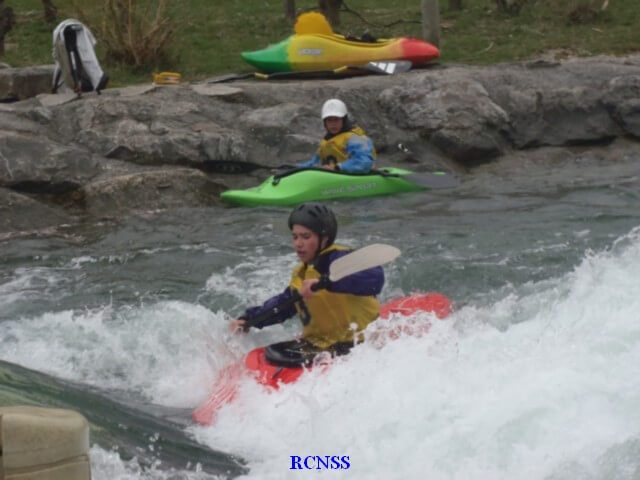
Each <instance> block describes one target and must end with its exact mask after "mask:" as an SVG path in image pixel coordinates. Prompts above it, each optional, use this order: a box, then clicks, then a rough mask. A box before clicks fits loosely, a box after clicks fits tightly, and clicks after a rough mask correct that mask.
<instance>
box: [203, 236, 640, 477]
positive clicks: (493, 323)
mask: <svg viewBox="0 0 640 480" xmlns="http://www.w3.org/2000/svg"><path fill="white" fill-rule="evenodd" d="M638 278H640V229H635V230H634V231H632V232H631V233H630V234H629V235H627V236H625V237H624V238H622V239H619V240H618V241H616V242H615V244H614V245H613V246H612V248H611V249H610V250H609V251H606V252H602V253H598V254H594V253H589V252H588V253H587V254H586V255H585V258H584V260H583V261H582V263H581V264H580V265H579V266H578V267H577V268H576V269H575V270H574V271H573V272H571V273H569V274H567V275H565V276H563V277H562V278H558V279H555V280H552V281H545V282H543V283H540V284H537V285H526V286H524V287H523V288H522V289H521V290H522V291H516V292H515V293H513V294H511V296H509V297H507V298H505V299H504V300H503V301H501V302H498V303H496V304H495V305H493V306H489V307H477V306H476V307H474V306H469V307H465V308H463V309H461V310H460V311H458V312H456V313H455V314H454V315H453V316H452V317H451V319H450V320H448V321H446V322H436V323H435V324H434V327H433V328H432V331H431V332H430V333H429V335H428V336H427V337H424V338H422V339H416V338H409V337H407V338H401V339H399V340H397V341H395V342H391V343H389V344H387V346H385V347H384V348H382V349H381V350H376V349H375V348H374V347H373V346H372V345H363V346H360V347H358V348H357V349H356V350H355V351H354V353H353V354H352V355H350V356H349V357H347V358H345V359H344V360H342V361H341V362H340V364H339V365H335V366H334V367H332V368H331V369H330V370H329V371H328V372H327V373H326V374H320V373H317V372H312V373H311V374H309V375H308V376H306V377H305V378H303V379H302V380H301V381H300V382H298V383H297V384H295V385H292V386H288V387H286V388H284V389H282V390H281V391H278V392H273V393H271V394H268V393H265V391H264V390H262V389H261V388H260V387H258V386H257V385H255V384H253V383H252V382H245V383H244V384H243V385H242V388H241V391H240V395H239V398H238V400H237V401H236V402H234V403H233V404H232V405H230V406H229V407H227V408H225V409H223V410H222V411H221V412H220V417H219V420H218V422H217V423H216V425H215V426H214V427H211V428H206V429H200V428H198V429H196V430H195V432H196V433H197V435H198V436H199V438H200V439H202V440H203V441H205V442H207V443H208V444H210V445H212V446H214V447H218V448H225V449H226V450H231V451H235V452H238V453H240V454H241V455H243V456H245V458H248V459H249V461H250V467H251V468H252V471H251V474H250V475H249V476H248V478H297V477H296V475H299V474H300V473H299V472H295V471H290V470H289V467H290V458H289V457H290V455H301V456H304V455H349V456H350V459H351V464H352V466H351V469H350V470H349V471H348V472H343V473H342V474H339V473H336V472H333V473H329V474H328V476H327V478H334V476H337V478H343V477H342V476H344V478H392V479H396V478H397V479H422V478H428V479H464V480H468V479H481V480H484V479H487V478H491V479H513V478H519V479H542V478H553V479H573V478H577V477H576V476H575V475H576V472H582V473H581V474H580V475H581V476H580V477H579V478H590V479H591V478H594V479H596V478H611V477H607V476H603V475H605V474H606V473H607V472H615V474H616V477H614V478H623V479H626V478H629V479H631V478H635V477H633V475H637V473H635V474H634V473H633V472H637V471H640V470H639V469H640V458H639V457H638V456H637V455H635V456H634V453H635V452H637V450H638V448H639V447H638V444H639V443H640V409H639V408H638V405H640V375H638V365H640V313H638V312H640V282H638V280H637V279H638ZM614 456H615V457H614ZM614 458H615V459H614ZM620 462H622V463H620ZM625 472H627V473H625ZM629 472H630V473H629ZM325 476H326V475H325Z"/></svg>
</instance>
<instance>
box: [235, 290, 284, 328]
mask: <svg viewBox="0 0 640 480" xmlns="http://www.w3.org/2000/svg"><path fill="white" fill-rule="evenodd" d="M290 299H291V290H290V289H289V287H287V288H286V289H285V291H284V292H282V293H280V294H278V295H275V296H274V297H271V298H270V299H269V300H267V301H266V302H264V303H263V304H262V305H260V306H259V307H251V308H247V310H245V312H244V314H243V315H241V316H240V318H244V319H245V320H248V321H249V322H251V320H252V319H253V318H255V317H257V316H258V315H263V314H266V313H269V312H270V313H271V316H270V317H269V318H267V319H266V320H264V321H262V322H260V324H258V325H253V326H254V327H255V328H263V327H267V326H269V325H275V324H276V323H282V322H284V321H285V320H287V319H288V318H291V317H293V316H294V315H295V314H296V307H295V304H292V305H289V306H288V308H285V309H280V308H279V307H278V306H279V305H280V304H282V303H284V302H286V301H287V300H290Z"/></svg>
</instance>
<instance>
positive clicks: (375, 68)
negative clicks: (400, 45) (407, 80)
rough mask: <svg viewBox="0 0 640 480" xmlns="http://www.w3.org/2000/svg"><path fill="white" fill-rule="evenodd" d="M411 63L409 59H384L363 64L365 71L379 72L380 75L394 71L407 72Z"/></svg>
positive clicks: (390, 73)
mask: <svg viewBox="0 0 640 480" xmlns="http://www.w3.org/2000/svg"><path fill="white" fill-rule="evenodd" d="M412 66H413V64H412V63H411V62H410V61H409V60H385V61H379V62H369V63H367V64H366V65H364V66H363V67H362V68H364V69H365V70H366V71H368V72H371V73H380V74H382V75H394V74H396V73H403V72H408V71H409V70H411V67H412Z"/></svg>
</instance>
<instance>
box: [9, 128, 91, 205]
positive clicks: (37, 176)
mask: <svg viewBox="0 0 640 480" xmlns="http://www.w3.org/2000/svg"><path fill="white" fill-rule="evenodd" d="M34 133H35V132H34ZM100 171H101V168H100V164H99V161H98V159H97V158H96V157H95V156H93V155H92V154H91V153H90V152H88V151H87V150H85V149H81V148H78V147H76V146H65V145H61V144H59V143H56V142H52V141H50V140H49V139H47V138H46V137H43V136H36V135H33V134H28V133H15V132H1V133H0V186H1V187H10V188H13V189H15V190H24V191H29V192H36V193H37V192H40V193H63V192H68V191H71V190H76V189H78V188H79V187H80V186H82V185H83V184H85V183H86V182H88V181H89V180H90V179H92V178H94V177H95V176H96V175H97V174H98V173H100Z"/></svg>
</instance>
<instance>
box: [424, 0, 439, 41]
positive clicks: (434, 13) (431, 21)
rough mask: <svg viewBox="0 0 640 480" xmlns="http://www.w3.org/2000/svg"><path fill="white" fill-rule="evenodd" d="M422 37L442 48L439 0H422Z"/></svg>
mask: <svg viewBox="0 0 640 480" xmlns="http://www.w3.org/2000/svg"><path fill="white" fill-rule="evenodd" d="M421 10H422V37H423V38H424V40H425V41H427V42H429V43H432V44H433V45H435V46H436V47H438V48H440V6H439V5H438V0H422V4H421Z"/></svg>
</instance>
